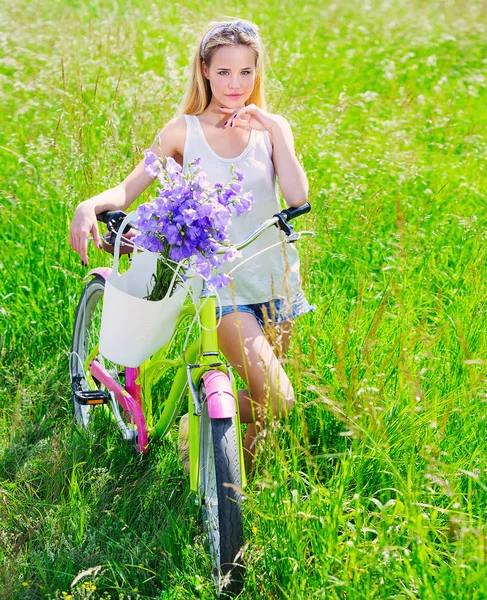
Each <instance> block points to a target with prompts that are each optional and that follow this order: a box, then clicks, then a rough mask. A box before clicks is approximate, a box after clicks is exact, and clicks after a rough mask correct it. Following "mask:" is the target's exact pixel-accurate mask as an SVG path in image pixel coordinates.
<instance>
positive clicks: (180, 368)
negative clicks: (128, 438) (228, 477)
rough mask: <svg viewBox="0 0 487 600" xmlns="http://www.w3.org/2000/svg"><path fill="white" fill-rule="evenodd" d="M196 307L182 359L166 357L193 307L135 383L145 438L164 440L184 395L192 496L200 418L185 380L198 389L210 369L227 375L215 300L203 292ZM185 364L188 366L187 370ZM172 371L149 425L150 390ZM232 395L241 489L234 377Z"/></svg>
mask: <svg viewBox="0 0 487 600" xmlns="http://www.w3.org/2000/svg"><path fill="white" fill-rule="evenodd" d="M200 301H201V305H200V308H199V313H200V323H201V337H200V339H197V340H195V341H194V342H193V343H192V344H191V345H190V346H189V348H188V349H187V350H186V352H185V355H184V357H178V358H175V359H170V358H167V355H168V353H169V351H170V349H171V347H172V345H173V343H174V339H175V337H176V335H177V331H178V329H179V328H180V327H181V325H182V324H183V322H184V321H185V320H186V319H188V318H194V316H195V314H196V309H195V306H194V305H192V304H191V305H187V306H184V307H183V309H182V311H181V314H180V316H179V319H178V323H177V326H176V330H175V333H174V334H173V337H172V338H171V340H169V342H168V343H167V344H166V345H165V346H164V347H162V348H161V349H160V350H159V351H158V352H156V354H154V356H152V357H151V358H150V359H149V360H147V361H146V362H145V363H143V364H142V365H141V366H140V374H139V377H138V379H137V383H138V384H139V385H140V387H141V396H142V404H143V409H144V414H145V417H146V420H147V427H148V430H149V435H150V437H151V438H152V439H160V438H162V437H164V436H165V435H166V434H167V432H168V431H169V429H170V428H171V426H172V424H173V422H174V420H175V419H176V417H177V415H178V414H179V411H180V409H181V406H182V403H183V400H184V397H185V395H186V394H187V395H188V417H189V422H188V425H189V464H190V488H191V491H193V492H195V493H196V494H198V493H199V490H200V481H199V470H200V465H199V462H200V418H199V416H198V415H196V413H195V406H194V404H193V396H192V394H191V391H190V390H189V385H188V377H191V378H192V382H193V385H194V388H195V389H196V390H199V388H200V382H201V378H202V376H203V375H204V374H205V373H207V372H208V371H210V370H215V369H218V370H220V371H223V372H224V373H227V372H228V369H227V366H226V364H225V363H222V362H221V361H220V358H219V348H218V334H217V320H216V298H215V296H214V295H213V294H210V293H208V294H207V295H205V291H204V292H203V293H202V296H201V298H200ZM188 364H190V365H192V367H191V368H189V369H188ZM174 368H176V369H177V371H176V374H175V376H174V378H173V382H172V385H171V389H170V390H169V393H168V395H167V397H166V398H165V401H164V408H163V410H162V413H161V415H160V417H159V419H158V420H157V422H156V423H154V422H153V410H152V388H153V386H154V385H155V384H156V383H157V382H158V381H159V380H160V379H161V377H162V376H163V375H164V373H166V372H167V371H168V370H169V369H174ZM232 383H233V393H234V397H235V403H236V410H237V416H236V419H235V425H236V430H237V440H238V444H239V456H240V466H241V473H242V486H245V484H246V478H245V468H244V455H243V444H242V436H241V427H240V419H239V412H238V410H239V409H238V391H237V386H236V382H235V380H234V378H232Z"/></svg>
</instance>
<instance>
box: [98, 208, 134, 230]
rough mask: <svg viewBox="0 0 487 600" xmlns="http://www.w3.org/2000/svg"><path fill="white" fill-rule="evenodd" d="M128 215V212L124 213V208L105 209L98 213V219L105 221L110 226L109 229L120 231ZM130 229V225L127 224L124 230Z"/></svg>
mask: <svg viewBox="0 0 487 600" xmlns="http://www.w3.org/2000/svg"><path fill="white" fill-rule="evenodd" d="M126 216H127V213H124V212H123V210H105V211H103V212H101V213H98V214H97V215H96V219H97V220H98V221H101V222H102V223H105V225H106V226H107V227H108V231H118V230H119V228H120V225H121V224H122V222H123V220H124V219H125V217H126ZM129 231H130V225H126V226H125V229H124V231H123V232H124V233H128V232H129Z"/></svg>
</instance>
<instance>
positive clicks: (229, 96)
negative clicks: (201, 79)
mask: <svg viewBox="0 0 487 600" xmlns="http://www.w3.org/2000/svg"><path fill="white" fill-rule="evenodd" d="M242 95H243V94H227V98H240V96H242Z"/></svg>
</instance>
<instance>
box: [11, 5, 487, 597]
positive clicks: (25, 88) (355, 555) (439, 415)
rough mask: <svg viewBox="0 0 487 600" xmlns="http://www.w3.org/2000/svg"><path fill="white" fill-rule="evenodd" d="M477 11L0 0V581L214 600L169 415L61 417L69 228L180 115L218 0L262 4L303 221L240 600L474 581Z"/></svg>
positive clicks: (482, 307)
mask: <svg viewBox="0 0 487 600" xmlns="http://www.w3.org/2000/svg"><path fill="white" fill-rule="evenodd" d="M486 14H487V5H486V3H485V1H482V0H469V1H467V0H458V1H456V0H446V1H440V0H432V1H431V2H419V1H418V0H413V1H411V2H400V1H399V0H382V1H381V0H363V1H360V2H359V1H358V0H343V2H336V3H335V2H334V3H330V2H328V0H324V1H321V0H320V1H318V0H310V1H307V2H304V0H294V1H292V2H291V1H290V0H280V1H279V2H278V1H277V0H269V1H268V2H265V3H263V4H262V3H260V2H256V0H250V1H249V2H248V3H245V4H239V3H234V2H230V1H225V0H219V1H218V2H209V1H208V0H201V1H200V2H197V3H194V4H190V3H187V2H182V3H176V4H173V3H164V2H159V3H154V4H152V3H150V2H143V1H142V0H132V1H130V2H129V1H125V0H120V1H119V2H116V1H115V0H112V1H111V2H109V1H108V0H107V1H104V0H90V1H89V2H80V1H78V0H73V1H72V2H70V3H66V2H63V1H62V0H32V1H25V2H22V3H21V2H8V1H7V0H0V217H1V234H0V237H1V245H0V248H1V249H0V351H1V367H0V598H5V599H9V600H10V599H28V600H30V599H34V598H47V599H56V600H57V599H62V598H66V599H69V598H73V599H88V598H91V599H93V600H95V599H99V598H112V599H118V598H125V599H128V598H130V599H134V600H135V599H139V598H140V599H142V598H143V599H145V598H159V599H161V600H169V599H171V600H176V599H182V600H186V599H188V598H202V599H211V598H215V594H214V591H213V589H212V585H211V581H210V577H209V559H208V556H207V554H206V552H205V549H204V547H203V545H202V539H201V533H200V524H199V511H198V508H197V507H196V506H195V504H194V498H193V497H192V496H191V494H190V492H189V484H188V481H187V478H186V477H185V475H184V473H183V470H182V468H181V466H180V464H179V462H178V459H177V452H176V440H175V438H174V436H172V437H170V438H168V439H167V440H164V442H162V443H160V444H159V445H157V446H154V447H153V448H152V449H151V452H150V454H149V456H148V457H144V458H140V457H136V456H135V455H134V454H133V453H132V452H131V451H130V450H129V449H126V448H124V447H123V446H121V444H120V443H119V440H118V437H117V436H116V434H115V433H112V432H111V431H110V430H109V429H108V428H107V429H106V430H101V431H99V432H97V434H96V435H93V436H91V437H90V436H86V435H80V434H79V432H76V431H73V428H72V419H71V406H70V390H69V381H68V353H69V346H70V336H71V326H72V321H73V317H74V311H75V308H76V303H77V298H78V296H79V294H80V291H81V289H82V287H83V284H84V280H83V278H84V276H85V270H84V269H83V267H82V266H81V264H80V260H79V258H78V257H77V255H75V254H74V253H73V252H72V251H71V250H70V248H69V246H68V237H67V232H68V227H69V222H70V219H71V215H72V213H73V210H74V207H75V206H76V204H77V203H78V202H79V201H81V200H82V199H85V198H87V197H90V196H91V195H93V194H95V193H96V192H98V191H101V190H102V189H104V188H106V187H108V186H111V185H114V184H115V183H116V182H118V181H119V180H120V179H121V178H123V177H124V176H125V174H127V173H128V172H129V171H130V169H131V168H132V166H133V165H134V164H135V163H136V162H138V161H139V160H140V157H141V151H142V149H143V148H145V147H147V146H148V145H149V144H150V142H151V140H152V138H153V136H154V135H155V133H156V132H157V131H158V130H159V129H160V128H161V127H162V125H163V124H164V123H165V122H166V121H167V120H168V119H169V118H171V117H172V116H173V114H174V111H175V110H176V108H177V105H178V103H179V100H180V97H181V93H182V90H183V86H184V82H185V76H186V66H187V62H188V58H189V56H190V54H191V53H192V50H193V46H194V43H195V41H196V39H197V36H199V35H200V33H201V32H202V30H203V28H204V25H205V24H206V23H207V22H208V21H209V20H211V19H213V18H215V17H219V16H223V15H231V16H232V15H233V16H241V17H245V18H250V19H253V20H255V21H256V22H257V23H258V24H259V25H260V28H261V33H262V36H263V39H264V41H265V42H266V45H267V51H268V55H269V60H270V62H271V64H272V70H269V71H268V75H269V82H268V85H267V90H268V96H269V105H270V110H273V111H275V112H279V113H282V114H283V115H285V116H286V117H287V118H288V119H289V120H290V122H291V124H292V126H293V129H294V132H295V137H296V146H297V149H298V151H299V154H300V157H301V158H302V162H303V164H304V166H305V168H306V170H307V173H308V176H309V180H310V184H311V193H310V201H311V203H312V205H313V209H314V210H313V213H312V214H311V215H310V216H309V217H307V218H306V219H305V220H304V221H303V224H302V226H303V227H305V228H312V229H314V230H315V231H316V233H317V237H316V238H315V239H314V240H312V241H306V242H304V243H303V244H302V245H301V255H302V262H303V274H304V277H305V282H306V289H307V295H308V297H309V299H310V300H311V301H312V302H313V303H315V304H316V305H317V311H316V313H314V314H313V315H312V316H310V317H306V318H305V319H303V320H302V321H301V322H299V324H298V325H297V327H296V329H295V335H294V339H293V344H292V352H291V355H290V361H289V364H288V370H289V373H290V374H291V376H292V379H293V381H294V384H295V391H296V395H297V398H298V402H297V405H296V407H295V408H294V410H293V412H292V414H291V416H290V417H289V418H288V419H287V420H286V421H285V422H282V423H281V426H280V427H279V428H276V430H275V432H274V433H273V435H272V436H271V437H270V439H268V441H267V442H266V443H267V459H266V463H265V468H264V472H263V475H262V477H261V478H259V479H257V480H256V481H255V482H254V483H252V484H251V485H250V486H249V489H248V490H247V501H246V505H245V520H246V521H245V528H246V538H247V540H248V547H247V549H246V553H245V557H246V566H247V571H246V586H245V589H244V592H243V593H242V596H241V597H242V598H245V599H249V600H250V599H255V598H264V599H277V598H283V599H287V598H289V599H292V600H301V599H303V600H309V599H325V598H326V599H327V600H328V599H349V600H355V599H359V600H362V599H364V600H365V599H372V598H374V599H375V598H383V599H389V598H404V599H408V598H414V599H421V600H429V599H432V600H433V599H434V600H436V599H438V598H439V599H450V598H451V599H453V598H455V599H456V598H460V599H465V600H477V599H478V600H481V599H485V598H487V568H486V553H487V531H486V524H487V467H486V465H487V444H486V441H487V420H486V409H487V405H486V403H487V286H486V280H487V266H486V258H487V246H486V241H487V216H486V200H487V177H486V169H487V167H486V162H487V139H486V125H487V118H486V113H487V52H486V50H487V42H486V39H487V17H486ZM146 197H147V196H146ZM90 252H91V254H90V260H91V264H101V263H104V262H105V263H106V264H108V261H107V258H106V257H104V256H101V255H100V253H98V252H97V251H96V250H95V249H93V248H92V249H91V250H90ZM83 572H84V575H82V577H81V578H79V580H78V582H77V583H75V584H74V585H71V584H72V582H73V581H74V580H75V578H76V577H77V576H78V574H80V573H83Z"/></svg>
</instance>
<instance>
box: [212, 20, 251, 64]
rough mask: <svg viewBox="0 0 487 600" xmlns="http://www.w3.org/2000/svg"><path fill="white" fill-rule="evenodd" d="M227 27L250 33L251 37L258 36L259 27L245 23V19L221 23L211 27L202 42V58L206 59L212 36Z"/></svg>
mask: <svg viewBox="0 0 487 600" xmlns="http://www.w3.org/2000/svg"><path fill="white" fill-rule="evenodd" d="M225 29H229V30H233V31H243V33H246V34H247V35H250V37H253V38H257V37H258V33H257V27H256V26H255V25H251V24H250V23H244V22H243V21H228V23H221V24H220V25H217V26H216V27H213V29H210V31H208V32H207V33H206V34H205V37H204V38H203V41H202V42H201V58H203V59H204V57H205V48H206V44H207V43H208V41H209V40H210V38H211V37H213V36H214V35H215V34H216V33H220V32H222V31H224V30H225Z"/></svg>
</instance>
